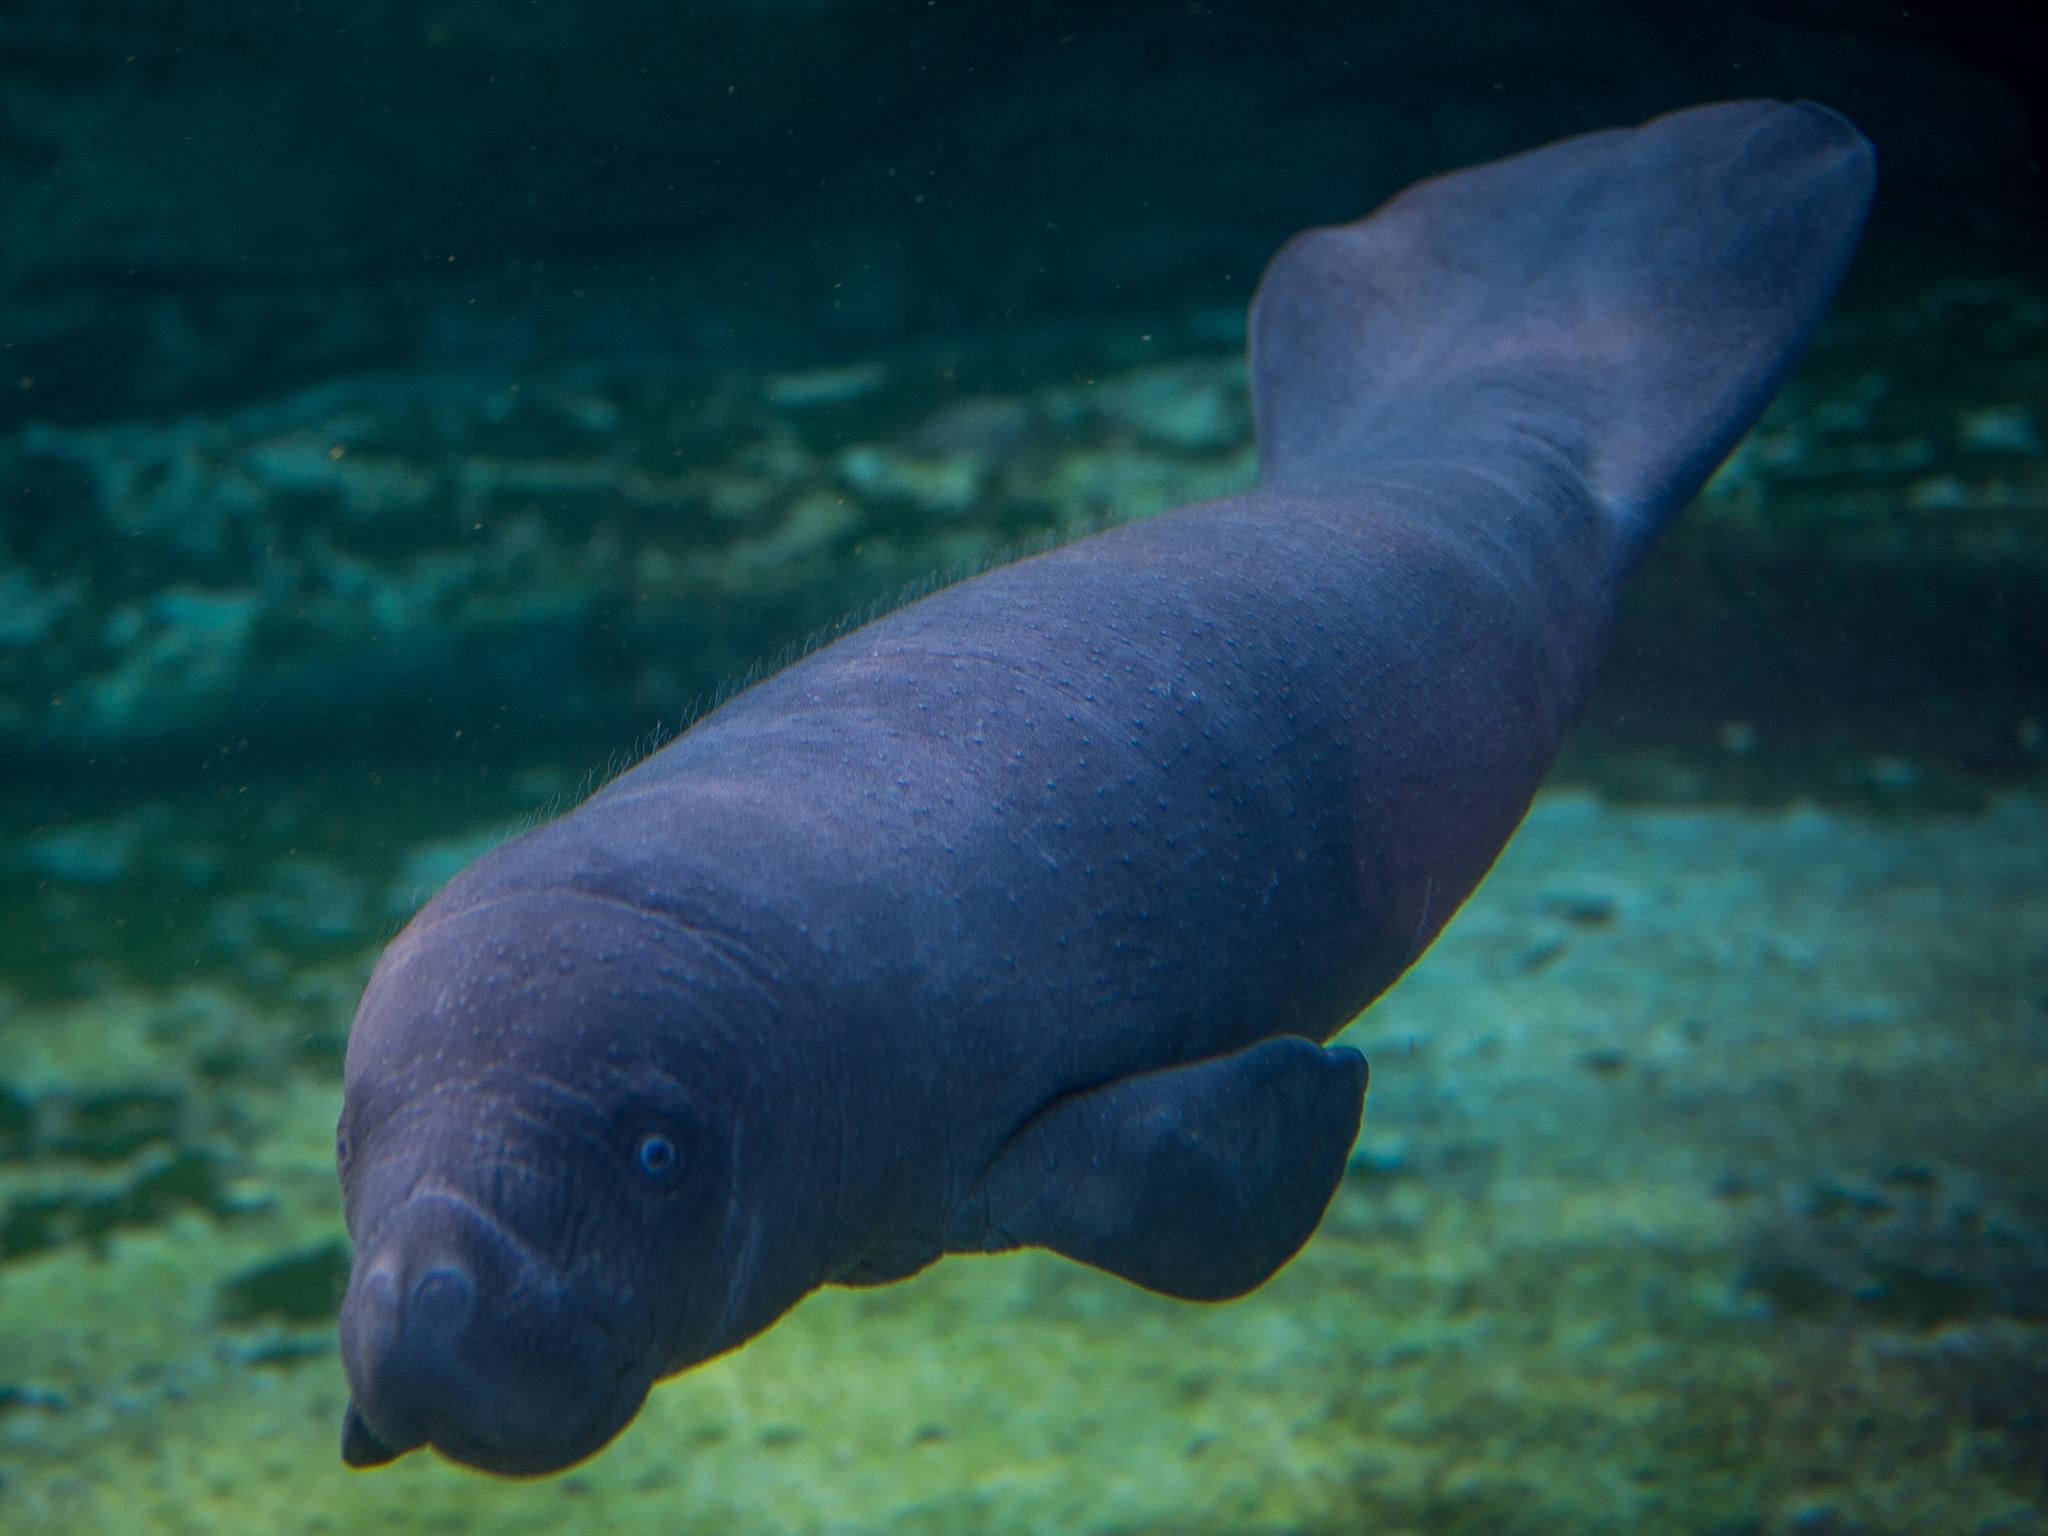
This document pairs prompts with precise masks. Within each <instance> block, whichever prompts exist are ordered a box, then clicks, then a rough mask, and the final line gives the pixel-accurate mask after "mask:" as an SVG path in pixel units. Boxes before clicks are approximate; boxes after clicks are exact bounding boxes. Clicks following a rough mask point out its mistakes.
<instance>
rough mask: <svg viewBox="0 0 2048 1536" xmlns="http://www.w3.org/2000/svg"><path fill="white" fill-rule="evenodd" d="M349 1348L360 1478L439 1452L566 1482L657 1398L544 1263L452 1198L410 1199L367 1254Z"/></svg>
mask: <svg viewBox="0 0 2048 1536" xmlns="http://www.w3.org/2000/svg"><path fill="white" fill-rule="evenodd" d="M341 1347H342V1359H343V1364H344V1366H345V1367H346V1369H347V1373H348V1379H349V1386H350V1388H351V1390H352V1392H353V1397H352V1399H351V1401H350V1403H349V1407H348V1412H347V1414H346V1416H345V1417H344V1419H343V1421H342V1438H341V1454H342V1460H343V1461H344V1462H346V1463H347V1464H348V1465H349V1466H352V1467H376V1466H382V1465H384V1464H385V1463H386V1462H390V1461H394V1460H396V1459H397V1458H398V1457H400V1456H403V1455H405V1454H406V1453H407V1452H409V1451H413V1450H417V1449H419V1448H421V1447H422V1446H431V1447H432V1448H433V1449H434V1450H436V1451H438V1452H440V1453H441V1454H442V1455H443V1456H446V1457H448V1458H449V1459H450V1460H452V1461H457V1462H461V1463H463V1464H464V1465H467V1466H471V1467H476V1468H478V1469H480V1470H482V1471H486V1472H495V1473H499V1474H501V1475H504V1476H513V1477H532V1476H539V1475H541V1474H544V1473H548V1472H556V1471H560V1470H561V1469H562V1468H564V1467H568V1466H571V1465H573V1464H574V1463H576V1462H578V1461H581V1460H582V1459H583V1458H584V1457H586V1456H589V1455H590V1454H592V1453H593V1452H594V1451H596V1450H598V1449H600V1448H601V1447H602V1446H603V1445H605V1443H606V1442H608V1441H609V1440H610V1439H611V1438H612V1437H613V1436H614V1435H616V1434H617V1433H618V1432H619V1431H620V1430H621V1429H623V1428H624V1427H625V1426H626V1424H627V1423H629V1422H630V1421H631V1420H632V1417H633V1415H634V1413H635V1412H636V1411H638V1409H639V1406H640V1403H641V1402H642V1401H643V1400H644V1399H645V1397H646V1395H647V1392H648V1390H649V1388H650V1387H651V1386H652V1385H653V1378H652V1375H651V1374H650V1373H649V1372H647V1371H646V1370H645V1369H644V1368H640V1367H636V1365H635V1360H634V1354H633V1352H632V1351H631V1350H630V1349H628V1348H627V1347H626V1346H625V1343H624V1341H623V1340H621V1339H620V1338H618V1337H617V1336H615V1335H614V1334H613V1333H612V1332H611V1331H610V1330H609V1329H608V1328H607V1327H606V1326H605V1325H604V1321H603V1320H602V1319H601V1318H600V1317H598V1316H595V1315H593V1312H592V1310H591V1309H590V1308H589V1307H587V1306H585V1305H583V1304H582V1303H581V1302H580V1301H579V1300H578V1298H577V1297H576V1296H575V1295H574V1294H573V1293H572V1292H571V1291H570V1290H569V1289H567V1288H566V1287H564V1286H562V1285H560V1284H558V1283H557V1282H555V1280H554V1279H553V1277H552V1276H551V1275H550V1274H549V1273H548V1271H547V1269H546V1267H545V1266H544V1265H543V1264H542V1263H541V1262H540V1261H539V1260H538V1258H537V1257H536V1256H535V1255H533V1254H532V1253H530V1252H528V1251H527V1250H526V1249H525V1248H524V1247H523V1246H521V1245H520V1244H519V1243H518V1242H517V1241H516V1240H514V1239H513V1238H511V1237H510V1236H508V1235H507V1234H506V1233H505V1232H504V1231H503V1230H502V1229H501V1228H500V1227H499V1226H498V1224H497V1223H496V1222H495V1221H493V1220H492V1219H491V1217H490V1216H489V1214H488V1213H487V1212H485V1211H482V1210H480V1209H478V1208H477V1207H476V1206H474V1205H472V1204H471V1203H470V1202H469V1201H468V1200H466V1199H464V1198H462V1197H461V1196H460V1195H456V1194H453V1193H451V1192H447V1191H439V1190H437V1191H431V1192H426V1193H416V1194H414V1195H413V1196H411V1197H410V1198H408V1199H407V1200H405V1201H404V1202H403V1203H402V1204H401V1205H400V1206H399V1207H397V1208H396V1209H395V1210H393V1211H392V1212H391V1214H390V1216H389V1218H388V1219H387V1220H386V1221H384V1222H383V1223H380V1225H379V1228H378V1230H377V1232H376V1233H375V1234H374V1236H373V1238H372V1241H371V1242H369V1243H367V1244H365V1247H364V1251H363V1253H362V1254H361V1255H359V1257H358V1259H357V1263H356V1267H355V1270H354V1273H352V1274H351V1276H350V1278H349V1289H348V1296H347V1298H346V1299H345V1300H344V1301H343V1303H342V1316H341Z"/></svg>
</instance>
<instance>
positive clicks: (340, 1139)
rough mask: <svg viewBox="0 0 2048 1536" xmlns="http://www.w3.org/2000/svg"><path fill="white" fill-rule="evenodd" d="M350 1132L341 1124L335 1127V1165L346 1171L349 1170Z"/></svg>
mask: <svg viewBox="0 0 2048 1536" xmlns="http://www.w3.org/2000/svg"><path fill="white" fill-rule="evenodd" d="M348 1154H349V1142H348V1132H347V1131H346V1130H344V1129H342V1128H341V1127H340V1126H336V1127H335V1128H334V1166H335V1167H337V1168H339V1169H340V1170H342V1171H343V1172H344V1173H346V1172H347V1171H348Z"/></svg>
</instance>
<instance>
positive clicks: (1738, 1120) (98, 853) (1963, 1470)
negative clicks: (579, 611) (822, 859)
mask: <svg viewBox="0 0 2048 1536" xmlns="http://www.w3.org/2000/svg"><path fill="white" fill-rule="evenodd" d="M576 788H577V785H576V783H575V782H574V779H573V777H564V776H562V775H559V774H557V773H553V772H550V771H546V770H535V771H531V772H525V773H514V772H506V771H503V770H497V771H490V772H483V771H481V770H479V771H476V772H475V773H474V776H473V777H470V778H467V779H462V778H458V777H456V776H455V775H453V774H452V773H449V772H447V771H443V772H442V773H441V774H440V775H439V776H436V777H427V776H424V775H422V776H418V777H415V778H411V779H397V778H390V777H386V778H381V779H380V778H377V777H374V776H372V775H368V774H363V773H354V772H351V773H348V774H341V773H337V774H333V775H330V776H327V777H325V778H317V777H316V778H312V779H301V780H299V781H296V782H295V783H293V784H292V785H290V786H288V787H280V786H277V785H264V784H249V785H242V784H237V783H234V782H231V781H229V782H223V783H222V784H221V785H220V786H219V788H218V790H217V791H216V792H214V793H212V794H210V795H206V796H194V797H190V798H187V799H184V800H179V801H175V802H173V801H169V800H165V801H161V802H155V801H137V802H132V803H130V804H129V805H127V806H126V807H125V808H124V809H122V810H120V811H119V812H117V813H112V814H95V815H92V816H86V817H81V816H78V815H75V814H71V813H66V812H64V811H63V810H62V809H61V808H59V807H54V806H45V807H34V806H22V805H16V806H15V807H13V808H12V810H11V811H10V812H9V815H10V817H11V818H12V820H13V824H12V825H11V826H8V827H7V828H6V829H5V832H6V836H5V838H4V841H0V847H5V848H6V849H8V850H9V852H8V853H7V854H5V855H4V857H5V858H6V859H7V860H9V863H8V865H7V868H6V870H5V871H4V873H0V977H4V978H6V979H5V981H4V982H0V989H4V990H0V1528H4V1529H6V1530H8V1531H38V1532H41V1531H50V1532H64V1531H95V1532H97V1531H105V1530H149V1531H193V1532H200V1531H276V1532H298V1531H309V1532H310V1531H333V1532H345V1531H356V1530H380V1531H385V1532H404V1531H414V1530H437V1531H449V1530H457V1529H471V1528H474V1529H480V1530H481V1529H488V1530H498V1531H550V1532H553V1531H566V1530H581V1529H591V1530H597V1529H603V1530H607V1531H617V1532H634V1531H641V1530H646V1531H658V1532H661V1533H663V1536H674V1533H676V1532H678V1531H684V1532H688V1531H707V1532H709V1531H720V1532H725V1531H744V1532H749V1533H756V1532H758V1533H774V1532H783V1531H790V1532H796V1531H804V1532H812V1531H819V1532H822V1531H834V1532H860V1531H878V1532H879V1531H887V1532H892V1533H893V1532H955V1531H963V1530H977V1531H989V1532H1004V1531H1061V1532H1086V1531H1118V1532H1126V1533H1129V1532H1140V1531H1158V1532H1167V1531H1172V1532H1199V1531H1217V1532H1221V1531H1256V1530H1269V1531H1282V1530H1285V1531H1332V1532H1335V1531H1346V1532H1350V1531H1362V1530H1370V1531H1386V1532H1398V1531H1424V1530H1427V1531H1472V1532H1489V1533H1493V1532H1555V1531H1566V1530H1569V1531H1575V1532H1595V1531H1614V1532H1622V1531H1646V1530H1669V1531H1712V1532H1727V1533H1735V1532H1750V1531H1755V1532H1778V1531H1784V1532H1841V1533H1847V1532H1908V1531H1913V1532H1920V1531H1980V1532H1991V1531H1997V1532H2007V1533H2016V1532H2032V1531H2048V1176H2044V1174H2043V1172H2042V1170H2043V1169H2044V1168H2048V1115H2044V1114H2043V1104H2044V1102H2048V798H2044V797H2043V796H2041V795H2040V794H2038V793H2034V792H2024V793H2013V794H2009V795H2007V796H2005V797H2002V798H1998V799H1994V800H1992V801H1990V802H1988V803H1983V804H1980V805H1978V806H1976V807H1975V808H1970V809H1964V810H1955V809H1949V810H1942V811H1938V812H1937V811H1935V810H1932V809H1929V810H1925V811H1916V810H1912V809H1911V808H1908V809H1906V810H1904V811H1900V810H1897V809H1895V810H1893V811H1892V812H1890V813H1888V814H1882V815H1877V814H1870V813H1869V812H1868V811H1867V810H1866V809H1849V808H1834V809H1827V808H1818V807H1816V806H1814V805H1812V804H1805V803H1799V802H1794V803H1791V804H1781V805H1779V806H1776V807H1770V806H1765V807H1750V808H1735V807H1731V806H1727V805H1723V806H1720V807H1715V806H1711V805H1706V806H1692V807H1674V806H1670V805H1665V806H1662V807H1658V806H1631V807H1623V806H1618V805H1615V804H1612V803H1609V802H1608V801H1606V800H1604V799H1602V798H1600V797H1598V796H1596V795H1593V794H1591V793H1588V792H1585V791H1583V790H1572V789H1567V790H1560V791H1554V792H1552V793H1550V794H1549V795H1547V796H1546V797H1545V798H1544V799H1543V800H1542V801H1540V802H1539V804H1538V807H1537V810H1536V812H1535V814H1534V816H1533V817H1532V819H1531V821H1530V823H1529V825H1528V826H1527V827H1526V828H1525V829H1524V831H1523V833H1522V835H1521V836H1520V838H1519V839H1518V840H1517V842H1516V843H1515V845H1514V847H1513V848H1512V849H1511V850H1510V852H1509V854H1508V856H1507V858H1506V860H1505V861H1504V863H1503V864H1502V866H1501V868H1500V870H1499V871H1498V872H1497V874H1496V875H1495V876H1494V878H1493V879H1492V880H1491V881H1490V882H1489V883H1488V884H1487V886H1486V887H1485V888H1484V889H1483V890H1482V892H1481V894H1480V895H1479V896H1478V897H1477V898H1476V899H1475V900H1474V902H1473V903H1472V905H1471V907H1470V908H1469V909H1468V910H1467V912H1466V913H1465V914H1464V916H1463V917H1462V918H1461V919H1460V920H1459V921H1458V922H1457V923H1455V924H1454V925H1453V926H1452V928H1451V930H1450V932H1449V933H1448V935H1447V936H1446V937H1445V939H1444V940H1443V941H1442V942H1441V943H1440V944H1439V945H1438V946H1437V948H1436V949H1435V950H1434V951H1433V952H1432V953H1431V954H1430V955H1429V956H1428V957H1427V959H1426V960H1425V961H1424V963H1423V964H1422V965H1421V966H1420V967H1419V968H1418V970H1417V971H1416V972H1415V973H1414V974H1413V975H1412V976H1411V977H1410V978H1409V979H1408V980H1407V981H1406V982H1405V983H1404V984H1403V985H1402V986H1401V987H1400V988H1399V989H1398V990H1397V991H1396V992H1395V993H1394V994H1393V995H1392V996H1390V997H1389V998H1388V999H1387V1000H1386V1001H1385V1002H1384V1003H1382V1004H1381V1006H1380V1007H1378V1008H1377V1009H1375V1010H1374V1011H1373V1012H1372V1013H1371V1014H1370V1015H1368V1016H1367V1017H1366V1018H1365V1019H1363V1020H1362V1021H1360V1023H1359V1024H1358V1025H1357V1026H1355V1027H1354V1030H1353V1032H1352V1038H1353V1040H1354V1041H1355V1043H1357V1044H1358V1045H1359V1046H1361V1047H1362V1048H1363V1049H1364V1050H1365V1051H1366V1053H1367V1054H1368V1056H1369V1057H1370V1058H1371V1059H1372V1062H1373V1066H1374V1075H1373V1094H1372V1100H1371V1104H1370V1106H1369V1109H1368V1113H1367V1117H1366V1129H1365V1133H1364V1137H1363V1139H1362V1141H1361V1143H1360V1146H1359V1149H1358V1152H1357V1154H1356V1157H1355V1158H1354V1163H1353V1169H1352V1173H1351V1176H1350V1177H1349V1178H1348V1179H1347V1181H1346V1183H1345V1185H1344V1187H1343V1189H1342V1191H1341V1192H1340V1193H1339V1195H1338V1197H1337V1200H1336V1203H1335V1205H1334V1206H1333V1208H1332V1210H1331V1212H1330V1216H1329V1219H1328V1221H1327V1222H1326V1223H1325V1226H1324V1229H1323V1232H1322V1234H1321V1235H1320V1236H1319V1237H1318V1238H1317V1239H1316V1241H1315V1242H1314V1243H1313V1244H1312V1245H1311V1246H1310V1247H1309V1249H1308V1250H1307V1252H1306V1253H1305V1254H1304V1255H1303V1257H1302V1258H1301V1259H1300V1260H1298V1261H1297V1262H1296V1263H1295V1264H1294V1265H1292V1266H1291V1267H1290V1268H1289V1269H1287V1270H1286V1271H1285V1272H1283V1273H1282V1275H1281V1276H1280V1277H1279V1279H1278V1280H1276V1281H1275V1282H1274V1283H1273V1284H1272V1285H1270V1286H1268V1287H1267V1288H1266V1289H1265V1290H1263V1291H1261V1292H1259V1293H1258V1294H1256V1295H1255V1296H1253V1297H1251V1298H1250V1299H1248V1300H1246V1301H1243V1302H1239V1303H1235V1304H1232V1305H1229V1306H1224V1307H1198V1306H1189V1305H1184V1304H1179V1303H1174V1302H1170V1301H1165V1300H1161V1299H1159V1298H1156V1297H1152V1296H1149V1295H1146V1294H1144V1293H1142V1292H1139V1291H1136V1290H1134V1289H1131V1288H1129V1287H1127V1286H1124V1285H1122V1284H1120V1283H1119V1282H1116V1281H1114V1280H1111V1279H1109V1278H1107V1277H1105V1276H1102V1275H1098V1274H1095V1273H1093V1272H1091V1271H1088V1270H1084V1269H1081V1268H1079V1267H1077V1266H1073V1265H1069V1264H1065V1263H1062V1262H1060V1261H1056V1260H1053V1259H1049V1258H1044V1257H1040V1256H1035V1255H1028V1256H1017V1257H1008V1258H1001V1259H972V1260H968V1259H956V1260H951V1261H948V1262H946V1263H944V1264H942V1265H940V1266H938V1267H937V1268H936V1269H935V1270H933V1271H931V1272H929V1273H927V1274H926V1275H924V1276H922V1277H921V1278H919V1279H917V1280H915V1281H913V1282H911V1283H909V1284H906V1285H902V1286H897V1287H893V1288H888V1289H883V1290H877V1291H869V1292H845V1291H838V1292H828V1293H825V1294H822V1295H820V1296H818V1297H816V1298H814V1299H813V1300H811V1301H810V1302H808V1303H806V1304H805V1305H804V1306H803V1307H801V1308H799V1309H798V1311H797V1312H796V1313H795V1314H794V1315H793V1316H792V1317H791V1318H790V1319H789V1320H787V1321H786V1322H784V1323H783V1324H782V1325H780V1326H779V1327H777V1328H776V1329H774V1330H773V1331H772V1332H771V1333H770V1334H769V1335H768V1336H766V1337H765V1338H763V1339H761V1340H759V1341H758V1342H756V1343H755V1344H754V1345H752V1346H750V1347H749V1348H747V1349H745V1350H743V1351H741V1352H740V1353H738V1354H737V1355H734V1356H732V1357H729V1358H727V1359H725V1360H721V1361H719V1362H716V1363H714V1364H712V1365H710V1366H708V1367H706V1368H703V1369H701V1370H699V1371H696V1372H694V1373H692V1374H690V1375H688V1376H686V1377H684V1378H682V1379H680V1380H679V1381H676V1382H673V1383H670V1384H668V1385H666V1386H663V1387H661V1388H659V1389H658V1390H657V1391H656V1393H655V1396H654V1399H653V1402H652V1404H651V1406H650V1407H649V1409H648V1411H647V1412H646V1413H645V1415H643V1417H642V1419H641V1420H640V1422H639V1423H638V1424H637V1425H635V1426H634V1427H633V1428H632V1429H631V1430H630V1431H629V1432H628V1433H627V1434H626V1436H625V1437H624V1438H623V1439H622V1440H621V1441H620V1442H619V1443H617V1444H616V1445H615V1446H614V1447H613V1448H612V1449H611V1450H609V1451H607V1452H606V1453H605V1454H604V1455H603V1456H601V1457H600V1458H598V1459H597V1460H595V1461H593V1462H591V1463H590V1464H588V1465H587V1466H585V1467H582V1468H580V1469H577V1470H576V1471H574V1472H572V1473H571V1474H569V1475H567V1476H565V1477H562V1478H559V1479H555V1480H552V1481H547V1482H541V1483H534V1484H507V1483H499V1482H493V1481H488V1480H485V1479H481V1478H478V1477H476V1476H473V1475H470V1474H466V1473H462V1472H458V1471H456V1470H455V1469H453V1468H450V1467H447V1466H445V1465H441V1464H438V1463H435V1462H433V1461H431V1460H428V1459H426V1458H420V1457H415V1458H409V1459H408V1460H407V1461H405V1462H403V1463H401V1464H400V1465H398V1466H396V1467H394V1468H391V1469H389V1470H386V1471H382V1472H378V1473H373V1474H367V1475H365V1474H351V1473H348V1472H346V1471H344V1469H343V1468H342V1466H341V1464H340V1460H339V1456H338V1453H337V1433H338V1427H339V1423H340V1414H341V1407H342V1403H343V1401H344V1387H343V1383H342V1379H341V1370H340V1365H339V1362H338V1360H337V1359H336V1356H335V1351H334V1335H333V1328H332V1309H333V1304H334V1300H335V1296H336V1290H337V1287H338V1284H339V1282H340V1279H341V1277H342V1275H343V1273H344V1272H345V1266H346V1251H345V1248H344V1246H343V1238H342V1233H341V1227H340V1219H339V1212H338V1209H337V1205H338V1202H337V1198H336V1194H335V1190H334V1182H333V1175H332V1169H331V1154H332V1148H331V1137H332V1129H333V1122H334V1116H335V1112H336V1109H337V1107H338V1102H339V1051H340V1046H341V1042H342V1040H343V1037H344V1034H345V1030H346V1026H347V1020H348V1015H349V1011H350V1009H351V1007H352V1005H353V1001H354V993H355V990H356V988H357V987H358V986H359V985H360V983H361V980H362V978H363V976H364V975H365V974H366V972H367V968H368V966H369V964H370V962H371V960H372V959H373V958H374V955H375V951H376V948H377V946H378V944H379V943H380V942H381V940H382V939H383V938H384V937H385V936H387V935H388V933H389V932H391V931H392V929H393V928H394V927H395V925H396V924H397V923H398V922H399V921H400V920H402V918H403V916H404V914H405V913H406V912H407V911H408V910H410V908H411V907H412V906H413V905H414V904H415V903H416V902H417V901H418V900H419V899H420V897H421V896H423V895H424V894H425V892H426V891H427V890H429V889H431V888H432V886H433V885H434V884H435V883H437V882H438V881H439V880H440V879H442V878H445V877H446V875H447V874H448V873H451V872H452V871H453V870H454V869H455V868H457V867H459V865H460V864H461V863H462V862H463V861H464V860H465V859H466V858H467V857H469V856H470V855H471V854H473V853H474V852H475V851H476V850H477V849H478V848H480V847H481V846H483V845H484V844H485V843H487V842H488V841H489V840H490V839H491V838H492V837H493V836H495V835H497V834H498V833H499V832H501V831H502V830H503V829H504V828H505V827H506V826H508V825H509V824H511V823H513V822H515V821H517V820H518V819H519V818H520V817H522V816H523V815H530V814H533V813H534V812H535V811H536V810H538V809H540V808H544V807H547V806H548V805H550V804H554V803H560V802H561V801H562V800H563V799H565V798H566V797H569V796H571V795H573V793H574V791H575V789H576Z"/></svg>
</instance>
